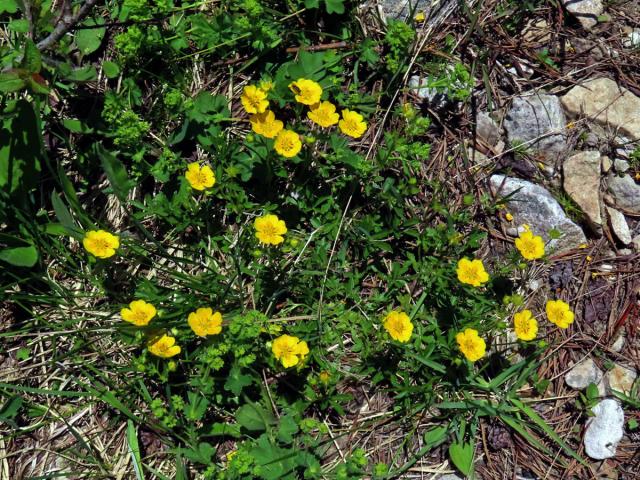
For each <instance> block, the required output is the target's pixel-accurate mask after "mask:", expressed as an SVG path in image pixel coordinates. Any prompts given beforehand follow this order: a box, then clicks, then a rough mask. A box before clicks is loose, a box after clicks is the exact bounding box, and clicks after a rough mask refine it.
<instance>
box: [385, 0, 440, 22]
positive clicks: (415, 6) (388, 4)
mask: <svg viewBox="0 0 640 480" xmlns="http://www.w3.org/2000/svg"><path fill="white" fill-rule="evenodd" d="M432 5H433V3H432V2H431V0H382V2H380V7H381V8H382V13H384V15H385V16H386V17H387V18H394V19H400V20H408V16H409V14H410V13H411V12H412V11H413V12H414V13H416V14H417V13H424V14H425V15H428V14H429V12H431V6H432Z"/></svg>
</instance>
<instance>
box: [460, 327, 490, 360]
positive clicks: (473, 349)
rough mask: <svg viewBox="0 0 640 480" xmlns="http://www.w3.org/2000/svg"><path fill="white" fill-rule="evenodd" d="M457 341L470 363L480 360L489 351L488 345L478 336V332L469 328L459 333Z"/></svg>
mask: <svg viewBox="0 0 640 480" xmlns="http://www.w3.org/2000/svg"><path fill="white" fill-rule="evenodd" d="M456 341H457V342H458V347H459V348H460V351H461V352H462V354H463V355H464V356H465V357H466V359H467V360H469V361H470V362H475V361H476V360H480V359H481V358H482V357H484V354H485V352H486V351H487V344H486V343H484V340H483V339H482V338H480V337H479V336H478V331H477V330H474V329H473V328H467V329H466V330H465V331H464V332H460V333H458V334H457V335H456Z"/></svg>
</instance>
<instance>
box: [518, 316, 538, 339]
mask: <svg viewBox="0 0 640 480" xmlns="http://www.w3.org/2000/svg"><path fill="white" fill-rule="evenodd" d="M513 329H514V330H515V332H516V336H517V337H518V338H519V339H520V340H533V339H534V338H536V335H537V334H538V322H537V321H536V319H535V318H533V314H532V313H531V311H530V310H522V311H521V312H518V313H516V314H515V315H514V316H513Z"/></svg>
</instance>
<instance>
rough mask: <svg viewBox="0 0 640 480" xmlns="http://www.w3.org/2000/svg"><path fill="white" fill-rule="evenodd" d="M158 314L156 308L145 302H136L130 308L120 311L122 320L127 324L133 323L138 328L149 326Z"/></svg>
mask: <svg viewBox="0 0 640 480" xmlns="http://www.w3.org/2000/svg"><path fill="white" fill-rule="evenodd" d="M156 313H157V312H156V307H154V306H153V305H151V304H150V303H147V302H145V301H144V300H134V301H133V302H131V303H130V304H129V308H123V309H122V310H120V316H121V317H122V319H123V320H124V321H125V322H129V323H133V324H134V325H135V326H136V327H144V326H145V325H148V324H149V322H150V321H151V319H152V318H153V317H155V316H156Z"/></svg>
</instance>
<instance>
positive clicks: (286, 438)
mask: <svg viewBox="0 0 640 480" xmlns="http://www.w3.org/2000/svg"><path fill="white" fill-rule="evenodd" d="M296 433H298V424H297V423H296V421H295V419H294V418H293V417H292V416H291V415H286V416H284V417H282V418H280V426H279V428H278V440H280V441H281V442H282V443H293V436H294V435H295V434H296Z"/></svg>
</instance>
